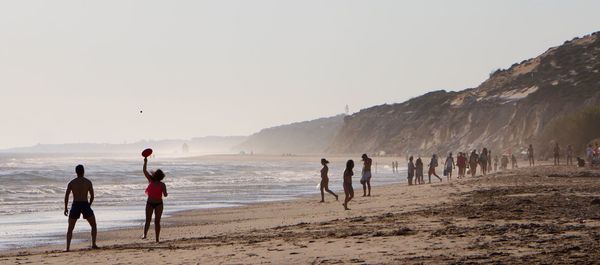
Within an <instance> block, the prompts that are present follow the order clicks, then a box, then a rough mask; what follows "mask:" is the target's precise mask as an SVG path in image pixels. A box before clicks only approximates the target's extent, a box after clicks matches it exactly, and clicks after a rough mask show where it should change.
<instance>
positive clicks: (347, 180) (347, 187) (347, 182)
mask: <svg viewBox="0 0 600 265" xmlns="http://www.w3.org/2000/svg"><path fill="white" fill-rule="evenodd" d="M353 169H354V161H352V160H348V162H346V170H344V195H345V196H346V197H345V198H344V204H343V205H344V210H350V208H348V202H350V200H352V198H354V188H352V176H353V175H354V171H352V170H353Z"/></svg>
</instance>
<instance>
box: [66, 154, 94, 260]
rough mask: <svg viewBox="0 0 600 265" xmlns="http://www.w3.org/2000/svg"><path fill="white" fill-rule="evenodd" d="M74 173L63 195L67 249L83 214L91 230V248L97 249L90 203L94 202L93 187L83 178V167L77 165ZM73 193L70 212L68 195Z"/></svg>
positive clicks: (68, 249) (69, 247)
mask: <svg viewBox="0 0 600 265" xmlns="http://www.w3.org/2000/svg"><path fill="white" fill-rule="evenodd" d="M75 173H77V178H75V179H73V180H71V182H69V184H68V185H67V191H66V193H65V216H68V217H69V228H68V229H67V249H66V251H67V252H68V251H70V250H71V239H72V238H73V229H74V228H75V224H76V223H77V219H79V218H80V217H81V215H82V214H83V218H84V219H86V220H87V221H88V223H89V224H90V227H91V228H92V248H93V249H97V248H98V246H96V234H97V231H98V230H97V227H96V216H95V215H94V211H93V210H92V207H91V206H92V203H93V202H94V187H93V186H92V182H91V181H90V180H89V179H87V178H85V177H84V176H83V175H84V174H85V170H84V168H83V165H77V166H76V167H75ZM71 193H73V204H72V205H71V211H69V209H68V208H67V205H69V195H70V194H71ZM88 193H89V194H90V201H89V202H88Z"/></svg>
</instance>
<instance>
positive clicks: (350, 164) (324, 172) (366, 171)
mask: <svg viewBox="0 0 600 265" xmlns="http://www.w3.org/2000/svg"><path fill="white" fill-rule="evenodd" d="M361 158H362V161H363V168H362V172H361V173H362V174H361V175H362V176H361V178H360V184H362V186H363V197H369V196H371V177H372V174H371V166H372V165H373V160H372V159H371V158H369V157H368V156H367V154H363V155H362V156H361ZM328 164H329V161H327V159H325V158H322V159H321V165H322V166H323V168H321V184H320V188H321V202H325V192H328V193H330V194H331V195H333V196H334V197H335V200H336V201H337V200H338V195H337V194H335V193H334V192H333V191H331V190H329V176H328V173H329V166H328ZM352 176H354V160H351V159H350V160H348V161H346V169H345V170H344V176H343V179H344V182H343V185H342V186H343V188H344V203H343V204H342V205H343V206H344V209H345V210H350V208H348V202H350V200H352V199H353V198H354V188H353V187H352ZM367 191H368V193H367Z"/></svg>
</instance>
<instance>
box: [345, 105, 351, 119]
mask: <svg viewBox="0 0 600 265" xmlns="http://www.w3.org/2000/svg"><path fill="white" fill-rule="evenodd" d="M344 113H345V114H346V116H348V115H350V107H348V104H346V107H345V108H344Z"/></svg>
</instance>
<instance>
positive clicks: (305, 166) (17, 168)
mask: <svg viewBox="0 0 600 265" xmlns="http://www.w3.org/2000/svg"><path fill="white" fill-rule="evenodd" d="M355 160H357V161H358V160H360V159H355ZM77 164H83V165H84V166H85V171H86V173H85V176H86V177H87V178H89V179H90V180H91V181H92V182H93V185H94V192H95V200H94V203H93V206H92V208H93V210H94V212H95V215H96V219H97V222H98V229H99V230H100V231H102V230H109V229H115V228H122V227H140V231H141V227H142V226H143V219H144V209H145V204H146V195H145V194H144V190H145V188H146V186H147V181H146V179H145V177H144V176H143V173H142V159H141V158H139V157H137V156H132V157H123V156H121V157H115V156H105V155H85V156H82V155H40V154H37V155H36V154H0V183H1V184H0V250H1V249H15V248H23V247H31V246H38V245H47V244H63V243H64V234H65V232H66V228H67V217H65V216H64V215H63V209H64V195H65V189H66V186H67V183H68V182H69V181H70V180H71V179H73V178H74V177H76V176H75V172H74V169H75V166H76V165H77ZM158 168H160V169H162V170H163V171H165V173H166V175H167V177H166V178H165V180H164V182H165V184H166V185H167V190H168V192H169V197H167V198H165V200H164V201H165V215H166V216H168V215H170V214H173V213H175V212H177V211H182V210H190V209H204V208H217V207H232V206H239V205H244V204H248V203H256V202H266V201H277V200H286V199H292V198H296V197H299V196H304V195H308V194H315V195H318V194H319V190H318V188H317V185H318V183H319V182H320V173H319V171H320V169H321V166H320V164H319V161H318V159H317V161H315V162H314V163H313V162H303V161H299V160H298V159H290V160H289V161H286V160H284V159H277V160H276V161H265V162H257V161H241V160H240V161H236V160H232V159H218V158H213V159H206V158H203V157H196V158H162V157H159V158H152V159H150V161H149V169H150V170H152V169H158ZM343 169H344V164H343V163H342V162H338V163H335V162H334V163H332V164H331V165H330V173H329V178H330V184H329V187H330V188H331V189H332V190H334V191H336V192H338V191H341V190H342V188H341V180H342V172H343ZM401 172H402V171H401ZM359 173H360V165H357V167H356V168H355V176H354V186H355V188H359V186H360V184H359V178H360V176H359ZM404 180H405V174H404V173H400V174H393V173H392V171H391V168H390V167H389V166H379V167H378V171H377V173H376V174H374V176H373V179H372V184H373V185H375V186H377V185H383V184H390V183H399V182H404ZM342 194H343V192H342ZM71 201H72V198H71V199H70V201H69V208H70V204H71ZM84 231H89V225H88V224H87V222H86V221H85V220H83V219H80V220H79V222H78V223H77V226H76V228H75V232H84ZM140 233H141V232H140Z"/></svg>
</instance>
